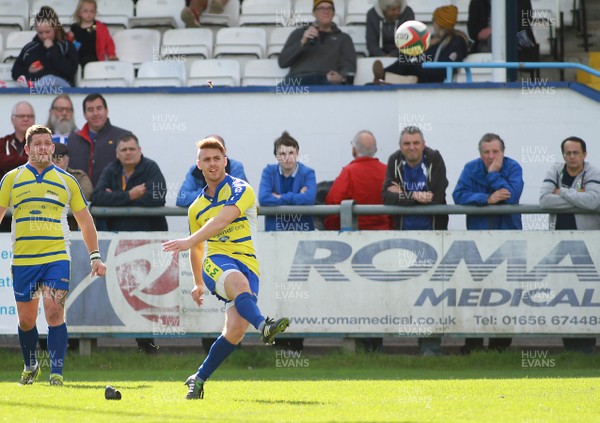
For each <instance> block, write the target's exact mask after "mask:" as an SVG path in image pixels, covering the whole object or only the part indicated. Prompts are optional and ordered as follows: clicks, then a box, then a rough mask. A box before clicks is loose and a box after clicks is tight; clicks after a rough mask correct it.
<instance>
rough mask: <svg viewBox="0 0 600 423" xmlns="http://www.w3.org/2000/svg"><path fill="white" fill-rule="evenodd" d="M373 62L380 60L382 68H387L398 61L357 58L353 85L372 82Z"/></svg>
mask: <svg viewBox="0 0 600 423" xmlns="http://www.w3.org/2000/svg"><path fill="white" fill-rule="evenodd" d="M375 60H381V62H382V63H383V67H387V66H389V65H391V64H392V63H394V62H395V61H396V60H398V59H397V58H396V57H359V58H358V59H356V75H355V76H354V85H365V84H368V83H371V82H373V78H374V77H373V62H374V61H375Z"/></svg>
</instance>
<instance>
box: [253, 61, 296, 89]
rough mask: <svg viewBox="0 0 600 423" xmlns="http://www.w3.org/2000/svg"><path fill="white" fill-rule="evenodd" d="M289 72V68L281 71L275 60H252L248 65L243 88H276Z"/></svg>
mask: <svg viewBox="0 0 600 423" xmlns="http://www.w3.org/2000/svg"><path fill="white" fill-rule="evenodd" d="M288 72H289V68H285V69H281V68H280V67H279V65H278V64H277V60H275V59H259V60H251V61H249V62H248V63H246V67H245V69H244V75H243V76H242V86H244V87H247V86H267V87H275V86H276V85H277V84H278V83H279V82H280V81H281V80H282V79H283V77H284V76H286V75H287V74H288Z"/></svg>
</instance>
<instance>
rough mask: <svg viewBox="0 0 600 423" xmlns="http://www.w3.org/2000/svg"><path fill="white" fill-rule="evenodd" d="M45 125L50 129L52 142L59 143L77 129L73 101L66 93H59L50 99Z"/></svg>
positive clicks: (66, 139) (64, 140) (64, 142)
mask: <svg viewBox="0 0 600 423" xmlns="http://www.w3.org/2000/svg"><path fill="white" fill-rule="evenodd" d="M46 127H47V128H48V129H50V130H51V131H52V142H54V143H59V144H66V143H67V141H68V139H69V136H70V135H71V133H73V132H74V131H76V130H77V125H75V117H74V115H73V102H72V101H71V98H70V97H69V96H68V95H67V94H60V95H58V96H56V97H55V98H54V100H53V101H52V105H51V106H50V112H49V114H48V121H47V122H46Z"/></svg>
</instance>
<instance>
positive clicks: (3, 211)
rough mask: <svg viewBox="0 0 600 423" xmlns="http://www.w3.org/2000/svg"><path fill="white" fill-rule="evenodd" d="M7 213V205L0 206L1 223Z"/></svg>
mask: <svg viewBox="0 0 600 423" xmlns="http://www.w3.org/2000/svg"><path fill="white" fill-rule="evenodd" d="M5 214H6V207H0V223H2V220H3V219H4V215H5Z"/></svg>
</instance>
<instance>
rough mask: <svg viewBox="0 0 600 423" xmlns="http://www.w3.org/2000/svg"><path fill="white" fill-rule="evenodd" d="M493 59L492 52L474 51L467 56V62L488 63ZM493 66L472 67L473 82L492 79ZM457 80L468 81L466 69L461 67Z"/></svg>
mask: <svg viewBox="0 0 600 423" xmlns="http://www.w3.org/2000/svg"><path fill="white" fill-rule="evenodd" d="M491 61H492V53H472V54H469V55H468V56H467V57H465V60H463V62H466V63H486V62H491ZM492 73H493V69H492V68H473V69H471V78H472V82H488V81H492V80H493V78H492ZM454 80H455V82H467V74H466V72H465V70H464V69H462V68H461V69H459V70H458V73H457V74H456V76H455V78H454Z"/></svg>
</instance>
